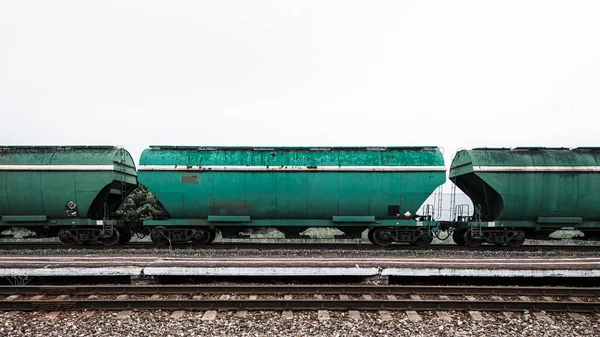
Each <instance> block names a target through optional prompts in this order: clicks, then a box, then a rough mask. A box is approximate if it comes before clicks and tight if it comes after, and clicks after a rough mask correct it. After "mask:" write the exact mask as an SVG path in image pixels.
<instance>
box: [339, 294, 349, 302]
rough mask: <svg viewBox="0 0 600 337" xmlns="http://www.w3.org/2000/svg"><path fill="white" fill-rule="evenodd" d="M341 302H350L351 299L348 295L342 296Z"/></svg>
mask: <svg viewBox="0 0 600 337" xmlns="http://www.w3.org/2000/svg"><path fill="white" fill-rule="evenodd" d="M340 300H342V301H348V300H350V297H348V295H346V294H340Z"/></svg>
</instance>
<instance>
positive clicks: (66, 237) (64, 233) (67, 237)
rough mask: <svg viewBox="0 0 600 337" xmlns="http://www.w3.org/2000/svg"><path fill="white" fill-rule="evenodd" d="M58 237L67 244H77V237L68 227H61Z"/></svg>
mask: <svg viewBox="0 0 600 337" xmlns="http://www.w3.org/2000/svg"><path fill="white" fill-rule="evenodd" d="M58 239H59V240H60V242H62V244H64V245H67V246H74V245H75V244H77V237H76V236H75V235H74V234H73V233H71V231H70V230H68V229H61V230H60V231H59V232H58Z"/></svg>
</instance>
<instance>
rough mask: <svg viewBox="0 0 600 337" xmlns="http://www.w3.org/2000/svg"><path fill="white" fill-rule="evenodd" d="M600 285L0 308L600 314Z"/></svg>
mask: <svg viewBox="0 0 600 337" xmlns="http://www.w3.org/2000/svg"><path fill="white" fill-rule="evenodd" d="M599 296H600V288H573V287H552V288H549V287H474V286H370V285H351V286H337V285H336V286H323V285H314V286H312V285H302V286H289V285H288V286H278V285H258V286H249V285H241V286H237V285H236V286H232V285H225V286H221V285H218V286H187V285H161V286H2V287H0V298H1V299H0V310H3V311H15V310H16V311H69V310H132V309H137V310H157V309H162V310H216V309H220V310H436V311H446V310H477V311H525V310H531V311H547V312H554V311H560V312H600V302H599V301H598V297H599Z"/></svg>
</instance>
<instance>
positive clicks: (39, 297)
mask: <svg viewBox="0 0 600 337" xmlns="http://www.w3.org/2000/svg"><path fill="white" fill-rule="evenodd" d="M43 298H44V295H35V296H33V297H32V298H31V300H32V301H40V300H42V299H43Z"/></svg>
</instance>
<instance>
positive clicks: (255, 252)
mask: <svg viewBox="0 0 600 337" xmlns="http://www.w3.org/2000/svg"><path fill="white" fill-rule="evenodd" d="M0 255H3V256H14V255H38V256H50V255H52V256H59V255H60V256H134V255H145V256H148V255H152V256H169V257H179V256H180V257H207V258H228V257H265V258H276V257H315V258H335V257H340V258H341V257H344V258H351V257H362V258H368V257H374V258H377V257H416V258H419V257H422V258H573V257H600V249H596V248H590V250H586V251H570V250H565V249H557V250H547V249H544V250H537V251H510V250H466V251H456V250H444V249H417V250H352V249H312V250H311V249H264V250H261V249H245V248H242V249H210V248H205V249H185V248H178V249H174V250H169V249H118V248H115V249H110V250H108V249H98V250H94V249H16V250H3V251H0Z"/></svg>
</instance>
